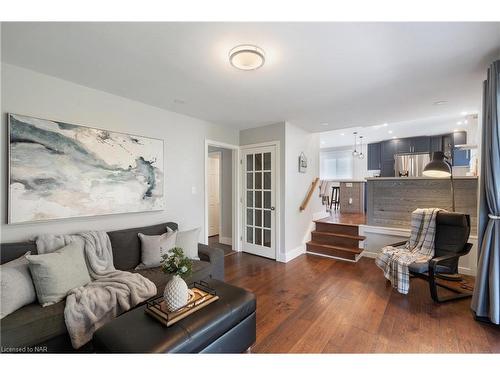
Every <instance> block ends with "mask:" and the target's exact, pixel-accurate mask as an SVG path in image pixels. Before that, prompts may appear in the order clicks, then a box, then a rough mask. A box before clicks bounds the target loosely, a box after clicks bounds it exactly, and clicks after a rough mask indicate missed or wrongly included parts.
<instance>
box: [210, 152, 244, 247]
mask: <svg viewBox="0 0 500 375" xmlns="http://www.w3.org/2000/svg"><path fill="white" fill-rule="evenodd" d="M232 147H233V146H231V145H227V146H225V145H221V144H212V143H207V148H206V149H207V155H206V184H205V197H206V204H205V210H206V213H205V229H206V231H205V233H206V237H207V244H208V245H210V246H213V247H217V248H219V249H222V250H224V254H225V255H230V254H233V253H235V251H237V250H238V241H237V239H238V236H237V232H238V231H237V230H235V225H234V222H235V220H234V219H235V217H236V214H235V209H236V208H237V205H235V203H234V201H235V198H236V196H237V186H235V184H236V181H237V172H236V173H235V167H236V163H235V160H237V158H238V155H237V153H238V150H237V149H234V148H232ZM234 147H237V146H234Z"/></svg>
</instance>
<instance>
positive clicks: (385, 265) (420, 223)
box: [375, 208, 441, 294]
mask: <svg viewBox="0 0 500 375" xmlns="http://www.w3.org/2000/svg"><path fill="white" fill-rule="evenodd" d="M439 211H441V210H440V209H439V208H417V209H416V210H415V211H413V212H412V214H411V237H410V240H409V241H408V242H407V243H406V244H405V245H403V246H402V247H393V246H386V247H384V248H383V249H382V252H381V253H380V254H379V255H378V256H377V259H376V260H375V264H376V265H377V266H379V267H380V268H381V269H382V270H383V271H384V276H385V278H386V279H387V280H389V281H390V282H391V284H392V287H393V288H395V289H397V290H398V292H399V293H402V294H408V290H409V289H410V272H409V269H408V266H409V265H410V264H412V263H415V262H417V263H422V262H427V261H428V260H429V259H431V258H432V257H433V256H434V237H435V234H436V216H437V213H438V212H439Z"/></svg>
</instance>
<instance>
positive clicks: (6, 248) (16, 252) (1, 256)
mask: <svg viewBox="0 0 500 375" xmlns="http://www.w3.org/2000/svg"><path fill="white" fill-rule="evenodd" d="M28 251H29V252H31V254H36V253H37V251H36V245H35V242H34V241H30V242H14V243H3V244H1V245H0V264H4V263H7V262H10V261H12V260H14V259H17V258H19V257H21V256H23V255H24V254H26V253H27V252H28Z"/></svg>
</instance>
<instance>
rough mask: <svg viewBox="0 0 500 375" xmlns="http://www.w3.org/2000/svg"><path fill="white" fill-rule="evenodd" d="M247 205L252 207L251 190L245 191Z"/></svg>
mask: <svg viewBox="0 0 500 375" xmlns="http://www.w3.org/2000/svg"><path fill="white" fill-rule="evenodd" d="M269 194H270V193H269ZM247 207H253V191H247Z"/></svg>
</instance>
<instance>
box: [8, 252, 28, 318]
mask: <svg viewBox="0 0 500 375" xmlns="http://www.w3.org/2000/svg"><path fill="white" fill-rule="evenodd" d="M29 254H30V252H27V253H26V254H24V255H23V256H22V257H19V258H17V259H14V260H12V261H10V262H8V263H5V264H2V265H1V266H0V277H1V280H0V284H1V291H0V292H1V300H0V319H3V318H5V317H6V316H7V315H9V314H11V313H13V312H14V311H16V310H18V309H20V308H21V307H23V306H26V305H29V304H30V303H33V302H35V301H36V293H35V286H34V285H33V280H32V279H31V274H30V270H29V266H28V264H29V263H28V259H26V255H29Z"/></svg>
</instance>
